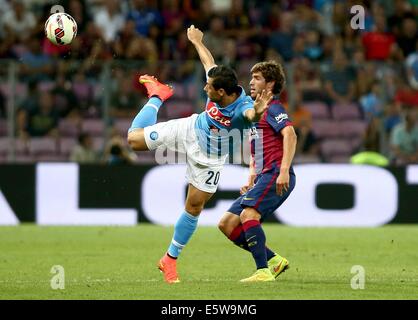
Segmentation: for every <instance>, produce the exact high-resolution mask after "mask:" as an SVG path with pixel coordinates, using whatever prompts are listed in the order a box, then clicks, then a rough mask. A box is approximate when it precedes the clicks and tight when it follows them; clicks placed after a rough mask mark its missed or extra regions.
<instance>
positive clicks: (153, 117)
mask: <svg viewBox="0 0 418 320" xmlns="http://www.w3.org/2000/svg"><path fill="white" fill-rule="evenodd" d="M162 104H163V102H162V101H161V100H160V99H159V98H157V97H151V98H150V99H149V100H148V102H147V103H146V104H145V106H143V108H142V109H141V111H140V112H139V113H138V114H137V115H136V117H135V119H134V120H133V121H132V125H131V127H130V128H129V132H130V131H132V130H135V129H139V128H145V127H149V126H152V125H153V124H156V123H157V114H158V110H160V107H161V105H162Z"/></svg>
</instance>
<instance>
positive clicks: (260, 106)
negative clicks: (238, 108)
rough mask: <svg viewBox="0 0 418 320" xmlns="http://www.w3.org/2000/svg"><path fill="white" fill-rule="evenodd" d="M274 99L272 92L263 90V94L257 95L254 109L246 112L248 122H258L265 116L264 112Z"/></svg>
mask: <svg viewBox="0 0 418 320" xmlns="http://www.w3.org/2000/svg"><path fill="white" fill-rule="evenodd" d="M272 99H273V93H272V92H271V91H268V92H267V91H266V90H263V91H262V92H261V94H258V95H257V98H256V99H255V101H254V108H253V109H248V110H247V111H246V112H245V117H246V118H247V120H248V121H251V122H258V121H259V120H260V119H261V117H262V116H263V113H264V111H266V110H267V108H268V104H269V103H270V102H271V100H272Z"/></svg>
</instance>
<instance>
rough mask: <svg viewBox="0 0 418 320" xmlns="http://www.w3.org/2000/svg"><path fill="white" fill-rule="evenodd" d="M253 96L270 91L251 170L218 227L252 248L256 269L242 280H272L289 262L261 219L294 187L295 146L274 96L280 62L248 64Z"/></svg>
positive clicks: (280, 76)
mask: <svg viewBox="0 0 418 320" xmlns="http://www.w3.org/2000/svg"><path fill="white" fill-rule="evenodd" d="M251 74H252V78H251V81H250V87H251V97H253V98H255V97H256V96H257V95H258V94H260V92H262V91H267V92H272V93H273V94H274V97H273V100H272V101H271V103H270V104H269V107H268V109H267V111H266V112H265V113H264V114H263V116H262V118H261V120H260V121H259V122H258V123H257V124H256V130H252V140H251V161H250V176H249V181H248V184H247V185H245V186H244V187H242V188H241V194H242V195H241V196H240V197H239V198H238V199H237V200H235V202H234V203H233V204H232V206H231V207H230V208H229V210H228V212H226V213H225V214H224V216H223V217H222V219H221V221H220V222H219V229H220V230H221V231H222V232H223V233H224V234H225V235H226V236H227V237H228V238H229V239H230V240H231V241H232V242H233V243H235V244H236V245H237V246H239V247H241V248H242V249H244V250H247V251H250V252H251V254H252V256H253V258H254V261H255V263H256V266H257V271H256V272H255V273H254V274H253V275H252V276H250V277H248V278H245V279H242V280H241V282H258V281H273V280H275V278H277V277H278V276H279V274H280V273H282V272H283V271H285V270H286V269H287V268H288V267H289V262H288V261H287V260H286V259H285V258H283V257H281V256H280V255H279V254H276V253H274V252H273V251H271V250H270V249H269V248H267V247H266V236H265V234H264V231H263V229H262V227H261V222H262V220H263V219H265V218H266V216H268V215H270V214H272V213H273V212H274V211H275V210H276V209H277V208H278V207H280V206H281V204H282V203H283V202H284V201H285V200H286V199H287V197H288V196H289V195H290V193H291V192H292V190H293V188H294V187H295V183H296V177H295V173H294V171H293V168H292V166H291V163H292V160H293V156H294V154H295V150H296V140H297V139H296V134H295V131H294V129H293V126H292V124H291V122H290V119H289V117H288V115H287V113H286V111H285V109H284V108H283V106H282V105H281V104H280V102H279V100H278V97H277V96H278V95H279V94H280V92H281V91H282V89H283V86H284V83H285V76H284V72H283V69H282V67H281V65H280V64H278V63H276V62H260V63H257V64H256V65H254V66H253V67H252V69H251Z"/></svg>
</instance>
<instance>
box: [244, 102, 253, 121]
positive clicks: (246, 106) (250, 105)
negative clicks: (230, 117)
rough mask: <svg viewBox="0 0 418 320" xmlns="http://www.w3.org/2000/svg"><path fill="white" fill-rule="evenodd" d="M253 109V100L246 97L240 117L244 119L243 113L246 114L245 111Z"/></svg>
mask: <svg viewBox="0 0 418 320" xmlns="http://www.w3.org/2000/svg"><path fill="white" fill-rule="evenodd" d="M253 107H254V101H253V99H251V98H249V99H248V97H247V98H246V99H245V101H244V102H243V103H242V105H241V115H242V117H243V118H245V113H246V112H247V110H249V109H253ZM245 119H246V118H245Z"/></svg>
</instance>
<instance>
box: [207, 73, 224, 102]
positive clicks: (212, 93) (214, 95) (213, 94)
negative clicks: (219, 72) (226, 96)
mask: <svg viewBox="0 0 418 320" xmlns="http://www.w3.org/2000/svg"><path fill="white" fill-rule="evenodd" d="M212 82H213V79H212V78H208V81H207V82H206V85H205V87H204V88H203V90H205V92H206V94H207V95H208V98H209V100H210V101H213V102H215V103H218V102H220V101H221V100H222V96H221V95H220V94H219V92H218V91H219V90H216V89H215V88H214V87H213V85H212Z"/></svg>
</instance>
